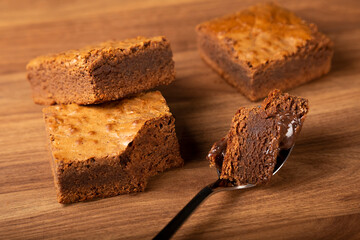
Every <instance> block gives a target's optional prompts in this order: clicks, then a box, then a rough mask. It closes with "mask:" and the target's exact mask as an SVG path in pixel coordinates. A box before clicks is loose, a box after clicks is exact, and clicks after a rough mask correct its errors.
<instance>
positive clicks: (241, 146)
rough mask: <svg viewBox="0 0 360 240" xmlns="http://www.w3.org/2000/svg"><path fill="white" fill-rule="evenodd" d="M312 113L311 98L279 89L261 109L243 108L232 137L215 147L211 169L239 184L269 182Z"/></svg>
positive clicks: (226, 138)
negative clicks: (309, 113)
mask: <svg viewBox="0 0 360 240" xmlns="http://www.w3.org/2000/svg"><path fill="white" fill-rule="evenodd" d="M308 111H309V106H308V100H307V99H304V98H299V97H295V96H291V95H289V94H287V93H284V94H282V93H281V92H280V91H279V90H274V91H272V92H271V93H270V94H269V96H268V97H267V98H266V99H265V100H264V102H263V103H262V105H261V106H259V107H253V108H244V107H242V108H240V109H239V110H238V111H237V112H236V114H235V116H234V117H233V119H232V123H231V128H230V131H229V132H228V134H227V135H226V136H225V137H224V138H223V139H221V140H220V141H218V142H217V143H215V144H214V145H213V147H212V148H211V150H210V152H209V154H208V160H209V161H210V166H213V167H216V168H217V169H218V170H219V171H220V172H221V175H220V178H222V179H228V180H230V181H231V182H233V183H235V184H237V185H245V184H260V183H267V182H269V181H270V179H271V177H272V175H273V171H274V168H275V166H276V163H277V159H278V158H279V157H283V156H284V154H282V153H283V151H286V150H288V149H290V148H291V147H292V146H293V145H294V144H295V140H296V138H297V136H298V135H299V133H300V131H301V127H302V126H303V123H304V120H305V118H306V115H307V113H308Z"/></svg>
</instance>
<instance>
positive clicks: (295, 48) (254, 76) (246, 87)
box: [196, 3, 333, 101]
mask: <svg viewBox="0 0 360 240" xmlns="http://www.w3.org/2000/svg"><path fill="white" fill-rule="evenodd" d="M196 30H197V35H198V47H199V51H200V55H201V57H202V58H203V60H204V61H205V62H206V63H208V64H209V65H210V66H211V67H212V68H213V69H214V70H215V71H216V72H218V73H219V74H220V75H221V76H222V77H223V78H224V79H225V80H226V81H227V82H228V83H229V84H230V85H232V86H234V87H235V88H236V89H237V90H238V91H240V92H241V93H242V94H244V95H245V96H246V97H247V98H249V99H250V100H252V101H255V100H258V99H260V98H263V97H265V96H266V95H267V94H268V93H269V92H270V91H271V90H272V89H274V88H278V89H281V90H285V89H289V88H293V87H296V86H298V85H300V84H303V83H305V82H308V81H310V80H312V79H315V78H318V77H320V76H322V75H323V74H326V73H328V72H329V70H330V66H331V59H332V56H333V43H332V42H331V40H330V39H329V38H327V37H326V36H325V35H324V34H322V33H320V32H319V31H318V29H317V27H316V26H315V25H314V24H311V23H310V24H309V23H307V22H305V21H304V20H302V19H300V18H299V17H297V16H296V15H295V14H294V13H292V12H290V11H288V10H286V9H283V8H281V7H279V6H277V5H275V4H272V3H267V4H258V5H255V6H252V7H249V8H248V9H246V10H243V11H241V12H237V13H235V14H232V15H227V16H224V17H221V18H217V19H214V20H211V21H208V22H204V23H202V24H200V25H198V26H197V28H196Z"/></svg>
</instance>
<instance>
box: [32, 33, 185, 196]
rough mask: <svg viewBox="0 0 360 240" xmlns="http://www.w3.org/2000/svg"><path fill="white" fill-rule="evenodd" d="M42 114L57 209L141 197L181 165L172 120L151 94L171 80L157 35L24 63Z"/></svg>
mask: <svg viewBox="0 0 360 240" xmlns="http://www.w3.org/2000/svg"><path fill="white" fill-rule="evenodd" d="M27 72H28V80H29V82H30V84H31V87H32V89H33V98H34V101H35V103H38V104H47V105H54V104H57V105H54V106H48V107H46V108H44V109H43V114H44V119H45V124H46V130H47V134H48V138H49V143H50V148H51V152H52V161H51V162H52V169H53V173H54V177H55V185H56V187H57V190H58V201H59V202H60V203H72V202H78V201H84V200H90V199H94V198H102V197H109V196H115V195H118V194H123V193H130V192H139V191H143V190H144V189H145V187H146V184H147V181H148V179H149V177H151V176H154V175H156V174H157V173H159V172H162V171H164V170H166V169H169V168H172V167H179V166H182V165H183V160H182V158H181V156H180V152H179V144H178V140H177V137H176V133H175V123H174V122H175V119H174V117H173V116H172V114H171V112H170V110H169V107H168V106H167V104H166V101H165V99H164V97H163V96H162V95H161V93H160V92H159V91H152V92H145V91H147V90H149V89H152V88H154V87H156V86H159V85H166V84H169V83H171V82H172V81H174V79H175V71H174V61H173V60H172V51H171V48H170V44H169V42H168V41H167V40H166V39H165V38H164V37H153V38H144V37H137V38H134V39H128V40H124V41H120V42H115V41H110V42H105V43H102V44H100V45H97V46H89V47H86V48H83V49H80V50H71V51H67V52H64V53H60V54H56V55H51V56H41V57H38V58H36V59H34V60H32V61H30V63H29V64H28V65H27Z"/></svg>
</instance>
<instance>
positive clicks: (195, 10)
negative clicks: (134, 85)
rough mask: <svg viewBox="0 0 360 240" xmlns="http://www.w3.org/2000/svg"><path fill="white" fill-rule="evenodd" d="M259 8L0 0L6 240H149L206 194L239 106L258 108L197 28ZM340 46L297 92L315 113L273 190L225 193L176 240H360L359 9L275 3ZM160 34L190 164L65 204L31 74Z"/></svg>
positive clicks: (169, 94) (199, 1) (0, 148)
mask: <svg viewBox="0 0 360 240" xmlns="http://www.w3.org/2000/svg"><path fill="white" fill-rule="evenodd" d="M255 2H256V1H250V0H243V1H231V0H226V1H214V0H210V1H204V0H176V1H175V0H170V1H161V0H154V1H138V0H135V1H115V0H114V1H110V0H108V1H94V0H88V1H80V0H76V1H74V0H65V1H56V0H51V1H30V0H27V1H26V0H23V1H12V0H4V1H0V239H79V238H80V239H82V238H87V239H151V238H152V237H153V236H154V235H155V234H156V233H157V232H158V231H159V230H160V229H161V228H162V227H163V226H164V225H165V224H166V223H167V222H168V221H169V220H170V219H171V218H172V217H173V216H175V214H176V213H177V212H178V211H179V210H180V209H181V208H182V207H183V206H184V205H185V204H186V203H187V202H188V201H189V200H190V199H191V198H192V197H193V196H194V195H195V194H196V193H197V192H198V191H199V190H200V189H201V188H202V187H204V186H205V185H207V184H209V183H211V182H212V181H214V180H216V177H217V175H216V173H215V170H213V169H210V168H209V167H208V162H207V161H206V160H205V156H206V153H207V151H208V150H209V149H210V147H211V145H212V143H213V142H214V141H216V140H218V139H219V138H220V137H222V136H223V135H224V134H225V133H226V131H227V130H228V128H229V124H230V121H231V118H232V116H233V114H234V113H235V111H236V110H237V109H238V108H239V107H240V106H254V105H256V104H257V103H252V102H249V101H248V100H247V99H246V98H245V97H243V96H242V95H241V94H239V93H237V92H236V91H235V89H233V88H231V87H230V86H228V85H227V84H226V83H225V82H224V81H223V80H222V79H221V78H220V77H219V76H218V75H217V74H216V73H214V72H213V71H212V70H211V69H210V68H209V67H208V66H207V65H205V63H204V62H203V61H202V60H201V59H200V57H199V54H198V52H197V49H196V42H195V32H194V27H195V26H196V24H198V23H200V22H202V21H204V20H207V19H210V18H213V17H216V16H220V15H223V14H227V13H232V12H234V11H236V10H240V9H243V8H245V7H247V6H249V5H251V4H254V3H255ZM278 2H279V3H280V4H281V5H283V6H285V7H287V8H289V9H291V10H293V11H294V12H296V13H297V14H298V15H299V16H301V17H302V18H304V19H306V20H308V21H311V22H314V23H316V24H317V25H318V26H319V29H320V30H321V31H323V32H324V33H326V34H327V35H328V36H329V37H330V38H331V39H332V40H333V41H334V43H335V55H334V59H333V66H332V70H331V72H330V73H329V74H328V75H327V76H325V77H322V78H321V79H318V80H315V81H313V82H311V83H309V84H306V85H303V86H301V87H298V88H296V89H293V90H291V91H289V92H290V93H291V94H296V95H299V96H303V97H306V98H308V99H309V101H310V107H311V109H310V113H309V115H308V118H307V120H306V122H305V125H304V128H303V130H302V133H301V136H300V138H299V139H298V141H297V144H296V147H295V149H294V151H293V153H292V155H291V157H290V159H289V160H288V162H287V163H286V164H285V166H284V167H283V168H282V169H281V171H280V172H279V173H278V174H277V175H276V176H275V177H274V178H273V179H272V182H271V183H270V184H269V185H267V186H260V187H256V188H253V189H249V190H244V191H233V192H223V193H218V194H216V195H214V196H212V197H210V198H209V199H207V200H206V202H205V203H204V204H203V205H201V207H200V208H199V209H198V210H197V211H196V212H195V213H194V214H193V215H192V216H191V217H190V219H189V220H188V221H187V222H186V223H185V224H184V226H183V227H182V228H181V229H180V230H179V231H178V232H177V233H176V235H175V236H174V239H265V238H267V239H360V44H359V42H360V2H359V1H356V0H354V1H334V0H330V1H327V0H319V1H313V0H304V1H285V0H283V1H280V0H279V1H278ZM137 35H144V36H153V35H165V36H167V37H168V38H169V40H170V41H171V44H172V49H173V52H174V59H175V62H176V72H177V80H176V82H174V83H173V84H171V85H170V86H167V87H161V88H160V90H161V91H162V92H163V94H164V96H165V98H166V99H167V101H168V103H169V106H170V108H171V111H172V112H173V114H174V115H175V117H176V126H177V133H178V136H179V140H180V144H181V150H182V155H183V157H184V159H185V162H186V164H185V166H184V167H183V168H181V169H175V170H171V171H168V172H166V173H164V174H161V175H159V176H156V177H154V178H152V179H151V181H150V183H149V185H148V187H147V189H146V191H145V192H144V193H140V194H130V195H122V196H118V197H113V198H108V199H103V200H98V201H91V202H86V203H77V204H71V205H61V204H59V203H58V202H57V201H56V192H55V187H54V183H53V177H52V175H51V170H50V164H49V158H48V150H47V146H46V141H45V130H44V122H43V120H42V113H41V108H42V107H41V106H39V105H35V104H34V103H33V101H32V99H31V91H30V87H29V84H28V82H27V80H26V75H25V65H26V63H27V62H28V61H29V60H30V59H32V58H34V57H36V56H38V55H42V54H47V53H52V52H58V51H63V50H67V49H72V48H78V47H81V46H84V45H87V44H93V43H98V42H101V41H105V40H108V39H119V40H120V39H124V38H129V37H135V36H137Z"/></svg>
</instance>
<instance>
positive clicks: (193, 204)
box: [153, 184, 214, 240]
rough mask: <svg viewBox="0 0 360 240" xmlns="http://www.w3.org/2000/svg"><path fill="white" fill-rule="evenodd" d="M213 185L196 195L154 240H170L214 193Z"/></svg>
mask: <svg viewBox="0 0 360 240" xmlns="http://www.w3.org/2000/svg"><path fill="white" fill-rule="evenodd" d="M212 185H213V184H211V185H209V186H206V187H204V188H203V189H202V190H201V191H200V192H199V193H198V194H196V196H195V197H194V198H193V199H191V201H190V202H189V203H188V204H187V205H186V206H185V207H184V208H183V209H182V210H181V211H180V212H179V213H178V214H177V215H176V216H175V217H174V218H173V219H172V220H171V221H170V222H169V223H168V224H167V225H166V226H165V227H164V228H163V229H162V230H161V231H160V232H159V233H158V234H157V235H156V236H155V237H154V238H153V239H154V240H158V239H170V238H171V237H172V235H174V233H175V232H176V231H177V230H178V229H179V228H180V227H181V225H183V223H184V222H185V220H186V219H187V218H188V217H189V216H190V215H191V213H192V212H193V211H194V210H195V209H196V208H197V207H198V206H199V205H200V204H201V203H202V202H203V201H204V200H205V199H206V198H207V197H208V196H210V195H211V194H212V193H213V192H214V190H213V188H212Z"/></svg>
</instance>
